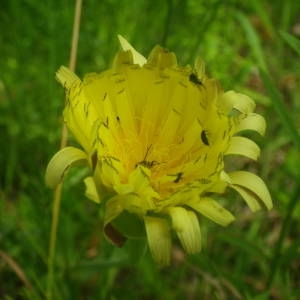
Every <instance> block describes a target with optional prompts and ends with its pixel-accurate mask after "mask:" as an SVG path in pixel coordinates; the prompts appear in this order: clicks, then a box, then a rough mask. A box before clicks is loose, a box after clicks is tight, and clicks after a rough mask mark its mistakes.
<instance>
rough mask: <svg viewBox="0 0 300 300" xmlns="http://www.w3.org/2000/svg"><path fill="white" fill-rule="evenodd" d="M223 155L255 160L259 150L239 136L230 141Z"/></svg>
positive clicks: (251, 142)
mask: <svg viewBox="0 0 300 300" xmlns="http://www.w3.org/2000/svg"><path fill="white" fill-rule="evenodd" d="M225 154H226V155H229V154H234V155H243V156H246V157H249V158H251V159H254V160H257V158H258V157H259V154H260V149H259V147H258V146H257V144H256V143H254V142H253V141H252V140H250V139H248V138H245V137H241V136H234V137H232V138H231V139H230V144H229V148H228V149H227V150H226V152H225Z"/></svg>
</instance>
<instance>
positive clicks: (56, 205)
mask: <svg viewBox="0 0 300 300" xmlns="http://www.w3.org/2000/svg"><path fill="white" fill-rule="evenodd" d="M81 7H82V0H76V6H75V14H74V23H73V33H72V41H71V50H70V61H69V68H70V70H71V71H75V66H76V57H77V49H78V39H79V28H80V17H81ZM67 139H68V131H67V127H66V125H65V124H64V125H63V128H62V134H61V143H60V149H62V148H64V147H65V146H66V145H67ZM61 196H62V184H59V185H58V186H57V187H56V189H55V191H54V197H53V212H52V223H51V232H50V241H49V255H48V277H47V290H46V298H47V299H48V300H52V299H53V286H54V260H55V249H56V240H57V228H58V220H59V212H60V203H61Z"/></svg>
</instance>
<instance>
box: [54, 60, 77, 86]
mask: <svg viewBox="0 0 300 300" xmlns="http://www.w3.org/2000/svg"><path fill="white" fill-rule="evenodd" d="M55 78H56V80H57V81H58V82H59V83H60V84H61V85H62V86H63V87H64V88H65V89H67V90H68V89H70V88H71V87H72V85H74V84H75V83H78V82H80V78H79V77H78V76H77V75H76V74H75V73H73V72H72V71H71V70H70V69H68V68H67V67H65V66H61V67H60V68H59V69H58V71H57V72H56V74H55Z"/></svg>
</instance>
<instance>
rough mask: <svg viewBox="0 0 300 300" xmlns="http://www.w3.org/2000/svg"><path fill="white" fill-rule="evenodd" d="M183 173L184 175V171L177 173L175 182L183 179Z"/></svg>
mask: <svg viewBox="0 0 300 300" xmlns="http://www.w3.org/2000/svg"><path fill="white" fill-rule="evenodd" d="M182 175H183V173H182V172H179V173H177V175H176V178H175V180H174V181H173V182H175V183H178V182H179V181H180V180H181V178H182Z"/></svg>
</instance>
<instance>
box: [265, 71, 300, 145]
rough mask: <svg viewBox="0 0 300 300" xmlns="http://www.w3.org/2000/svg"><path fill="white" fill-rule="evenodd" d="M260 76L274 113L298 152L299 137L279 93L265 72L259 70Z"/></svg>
mask: <svg viewBox="0 0 300 300" xmlns="http://www.w3.org/2000/svg"><path fill="white" fill-rule="evenodd" d="M260 74H261V78H262V80H263V83H264V85H265V88H266V90H267V92H268V93H269V95H270V98H271V99H272V103H273V106H274V109H275V111H276V112H277V114H278V116H279V118H280V119H281V122H282V124H283V126H284V127H285V128H286V129H287V131H288V132H289V134H290V137H291V140H292V142H293V143H294V145H295V146H296V147H297V148H298V149H299V150H300V136H299V133H298V131H297V128H296V126H295V124H294V123H293V121H292V119H291V116H290V114H289V113H288V111H287V109H286V107H285V106H284V103H283V99H282V96H281V93H280V92H279V90H278V89H277V87H276V86H275V84H274V83H273V82H272V79H271V77H270V75H269V74H268V73H267V72H265V71H264V70H262V69H261V70H260Z"/></svg>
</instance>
